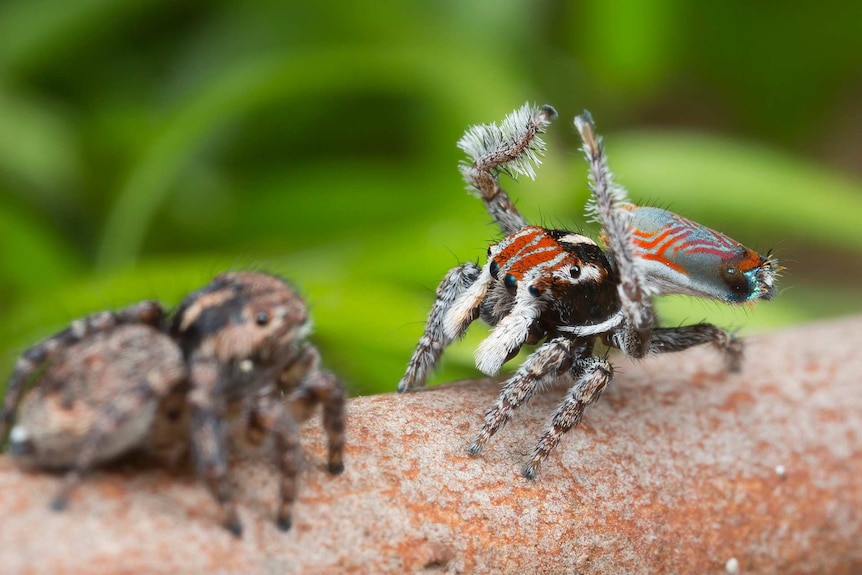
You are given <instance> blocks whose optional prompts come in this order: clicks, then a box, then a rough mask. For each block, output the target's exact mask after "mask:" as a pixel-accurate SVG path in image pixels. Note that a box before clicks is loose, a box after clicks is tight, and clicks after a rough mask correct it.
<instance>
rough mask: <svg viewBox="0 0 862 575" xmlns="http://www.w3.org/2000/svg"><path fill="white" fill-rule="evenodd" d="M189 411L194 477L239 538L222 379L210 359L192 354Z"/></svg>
mask: <svg viewBox="0 0 862 575" xmlns="http://www.w3.org/2000/svg"><path fill="white" fill-rule="evenodd" d="M191 360H192V361H191V362H190V365H191V370H190V380H191V381H192V388H191V391H190V392H189V396H188V401H189V406H190V408H189V411H190V414H191V423H192V425H191V436H192V454H193V455H194V459H195V464H196V465H197V469H198V474H199V475H200V476H201V478H203V480H204V482H205V483H206V485H207V487H208V488H209V490H210V492H211V493H212V494H213V497H215V499H216V501H217V502H218V504H219V507H220V508H221V524H222V525H224V526H225V527H226V528H227V529H228V531H230V532H231V533H233V534H234V535H235V536H237V537H239V536H241V535H242V524H241V523H240V520H239V515H238V514H237V510H236V503H235V502H234V499H233V490H232V489H231V486H230V483H229V482H228V477H227V472H228V461H227V448H226V425H225V418H226V417H227V402H226V401H225V394H224V388H225V386H226V385H227V381H226V376H225V374H224V373H222V370H221V369H220V367H219V363H218V360H217V359H216V357H215V356H214V355H204V354H195V355H193V356H192V358H191Z"/></svg>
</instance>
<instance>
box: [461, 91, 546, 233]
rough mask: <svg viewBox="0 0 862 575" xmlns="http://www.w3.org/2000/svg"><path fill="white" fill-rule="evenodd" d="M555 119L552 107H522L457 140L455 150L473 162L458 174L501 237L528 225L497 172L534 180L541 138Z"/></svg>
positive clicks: (474, 127)
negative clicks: (524, 176) (498, 227)
mask: <svg viewBox="0 0 862 575" xmlns="http://www.w3.org/2000/svg"><path fill="white" fill-rule="evenodd" d="M556 117H557V111H556V110H555V109H554V108H553V107H552V106H547V105H546V106H542V107H535V106H531V105H530V104H524V105H523V106H522V107H521V108H519V109H518V110H516V111H515V112H513V113H512V114H509V115H508V116H506V118H505V119H504V120H503V123H502V125H501V126H497V125H496V124H484V125H478V126H473V127H471V128H470V129H469V130H467V132H466V133H465V134H464V136H463V137H462V138H461V139H460V140H458V147H459V148H461V149H462V150H463V151H464V152H466V153H467V156H468V157H469V158H470V159H471V160H473V161H472V163H470V164H466V163H465V164H462V165H461V174H462V176H463V177H464V180H465V181H466V182H467V184H468V185H469V187H470V189H471V190H473V192H475V193H476V194H477V195H478V196H479V197H480V198H482V201H483V202H484V203H485V208H486V209H487V210H488V213H489V214H490V215H491V217H493V218H494V221H495V222H497V225H499V226H500V229H501V230H503V233H504V234H512V233H515V232H517V231H518V230H520V229H521V228H523V227H524V226H526V225H528V222H527V220H526V218H524V216H522V215H521V214H520V212H518V209H517V208H516V207H515V204H513V203H512V200H511V199H510V198H509V196H508V194H506V192H505V191H504V190H503V189H502V188H501V187H500V182H499V173H500V172H503V173H507V174H509V175H510V176H512V177H516V176H517V175H518V174H524V175H526V176H528V177H530V178H533V177H534V176H535V172H534V165H535V164H538V163H539V157H540V156H541V155H542V154H543V153H544V150H545V143H544V142H543V141H542V139H541V137H540V135H541V134H542V133H543V132H544V131H545V129H546V128H547V127H548V125H549V124H550V123H551V121H552V120H553V119H554V118H556Z"/></svg>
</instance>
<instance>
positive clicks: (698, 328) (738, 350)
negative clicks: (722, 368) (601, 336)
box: [606, 323, 743, 372]
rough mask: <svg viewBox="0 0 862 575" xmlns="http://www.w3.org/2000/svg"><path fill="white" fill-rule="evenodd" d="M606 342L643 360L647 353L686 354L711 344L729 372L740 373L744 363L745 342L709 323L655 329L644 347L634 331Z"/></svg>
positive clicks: (615, 334)
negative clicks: (685, 351)
mask: <svg viewBox="0 0 862 575" xmlns="http://www.w3.org/2000/svg"><path fill="white" fill-rule="evenodd" d="M606 339H607V343H608V344H609V345H611V346H613V347H616V348H618V349H620V350H622V352H623V353H625V354H626V355H628V356H631V357H636V358H640V357H644V355H646V354H653V353H669V352H674V351H683V350H685V349H688V348H690V347H695V346H697V345H702V344H705V343H710V344H712V345H713V347H715V348H716V349H717V350H718V351H719V352H721V353H722V355H723V356H724V361H725V365H726V366H727V369H728V370H729V371H734V372H735V371H739V369H740V366H741V363H742V352H743V344H742V340H740V339H739V338H737V337H736V336H734V335H733V334H731V333H730V332H727V331H725V330H723V329H721V328H720V327H717V326H715V325H712V324H710V323H698V324H694V325H684V326H680V327H657V328H653V330H652V332H651V333H650V336H649V339H648V340H647V341H646V346H644V345H642V342H641V339H640V336H639V335H638V334H637V333H636V332H635V331H634V330H628V329H621V330H617V331H615V332H613V333H611V334H610V336H609V337H608V338H606ZM644 347H646V353H641V349H643V348H644Z"/></svg>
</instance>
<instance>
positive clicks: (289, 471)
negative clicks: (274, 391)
mask: <svg viewBox="0 0 862 575" xmlns="http://www.w3.org/2000/svg"><path fill="white" fill-rule="evenodd" d="M253 409H254V417H255V420H256V421H257V422H258V423H260V424H261V425H262V426H263V427H264V429H266V430H267V431H269V432H270V433H272V434H273V435H274V436H275V447H276V452H277V453H278V465H279V469H280V471H281V481H280V485H279V495H280V500H279V505H278V513H277V515H276V525H277V526H278V528H279V529H281V530H282V531H287V530H288V529H290V525H291V521H292V518H291V510H292V508H293V504H294V502H295V501H296V492H297V479H298V477H299V469H300V464H301V463H302V446H301V444H300V442H299V437H300V435H299V426H298V424H297V422H296V418H294V417H293V414H292V413H291V412H290V410H289V407H288V406H286V405H285V404H284V403H282V402H281V401H279V400H278V399H277V398H276V397H273V396H272V395H271V394H268V395H264V396H262V397H260V398H259V399H258V401H257V404H256V405H255V406H254V408H253ZM231 531H233V530H231Z"/></svg>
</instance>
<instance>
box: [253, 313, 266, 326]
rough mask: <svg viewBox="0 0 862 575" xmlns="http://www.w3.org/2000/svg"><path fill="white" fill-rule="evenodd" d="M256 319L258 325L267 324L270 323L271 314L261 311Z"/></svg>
mask: <svg viewBox="0 0 862 575" xmlns="http://www.w3.org/2000/svg"><path fill="white" fill-rule="evenodd" d="M254 321H255V323H256V324H257V325H266V324H268V323H269V314H268V313H267V312H265V311H260V312H258V313H257V316H255V318H254Z"/></svg>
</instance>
